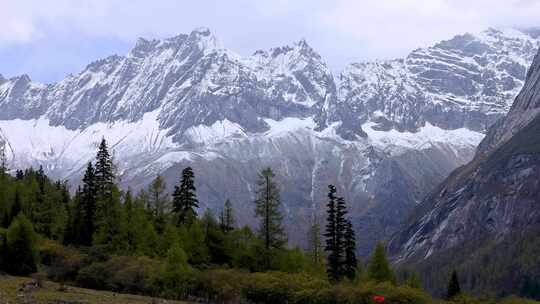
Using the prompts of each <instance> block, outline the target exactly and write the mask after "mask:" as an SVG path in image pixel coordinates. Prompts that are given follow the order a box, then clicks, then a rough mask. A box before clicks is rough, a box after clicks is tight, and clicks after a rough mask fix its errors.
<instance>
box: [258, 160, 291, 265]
mask: <svg viewBox="0 0 540 304" xmlns="http://www.w3.org/2000/svg"><path fill="white" fill-rule="evenodd" d="M274 177H275V175H274V172H272V169H271V168H266V169H263V170H262V171H261V173H260V174H259V180H258V182H257V186H258V189H257V192H256V197H257V199H256V200H255V216H256V217H258V218H260V219H261V223H260V226H259V237H260V239H261V240H262V241H263V245H264V253H263V254H264V256H263V260H264V265H263V266H264V268H265V269H269V268H270V266H271V262H272V258H273V251H275V250H276V249H280V248H282V246H283V245H284V244H285V243H286V236H285V230H284V229H283V226H282V215H281V212H280V210H279V208H280V205H281V199H280V195H279V189H278V186H277V185H276V183H275V182H274V180H273V179H274Z"/></svg>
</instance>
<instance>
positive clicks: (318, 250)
mask: <svg viewBox="0 0 540 304" xmlns="http://www.w3.org/2000/svg"><path fill="white" fill-rule="evenodd" d="M307 239H308V246H309V257H310V258H311V263H312V265H313V267H314V268H315V270H317V271H318V270H319V269H322V268H323V267H324V261H323V259H324V252H323V251H324V248H323V245H322V241H321V224H320V223H319V218H318V217H317V216H316V215H315V217H314V218H313V222H312V224H311V226H310V228H309V231H308V238H307Z"/></svg>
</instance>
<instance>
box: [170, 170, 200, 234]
mask: <svg viewBox="0 0 540 304" xmlns="http://www.w3.org/2000/svg"><path fill="white" fill-rule="evenodd" d="M196 190H197V189H196V188H195V174H194V173H193V169H192V168H191V167H187V168H185V169H184V170H182V179H181V181H180V185H179V186H175V187H174V193H173V212H174V213H175V214H176V216H177V217H178V225H186V224H190V223H191V222H193V219H195V218H196V217H197V212H196V209H197V208H199V201H198V200H197V194H196Z"/></svg>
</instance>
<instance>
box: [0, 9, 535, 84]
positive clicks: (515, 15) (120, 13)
mask: <svg viewBox="0 0 540 304" xmlns="http://www.w3.org/2000/svg"><path fill="white" fill-rule="evenodd" d="M0 7H2V10H0V20H2V26H0V74H3V75H4V76H6V77H11V76H14V75H18V74H22V73H27V74H29V75H30V77H31V78H32V79H34V80H37V81H41V82H53V81H57V80H59V79H61V78H63V77H64V76H65V75H66V74H68V73H77V72H78V71H80V70H81V69H82V68H84V66H85V65H86V64H88V63H89V62H90V61H92V60H95V59H98V58H102V57H105V56H107V55H111V54H115V53H116V54H125V53H126V52H127V51H128V50H129V48H130V47H131V46H132V45H133V43H134V41H135V40H136V39H137V38H138V37H146V38H160V37H161V38H162V37H169V36H173V35H176V34H179V33H189V32H190V31H191V30H193V29H194V28H196V27H199V26H205V27H209V28H210V29H211V30H212V31H213V32H214V33H215V35H216V36H217V37H218V38H219V40H220V41H221V42H222V44H223V45H224V46H225V47H227V48H229V49H232V50H233V51H236V52H237V53H239V54H241V55H249V54H251V53H253V52H254V51H255V50H257V49H267V48H270V47H274V46H280V45H285V44H290V43H292V42H293V41H297V40H299V39H302V38H305V39H306V40H307V41H308V43H309V44H311V45H312V46H313V47H314V48H315V49H316V50H317V51H318V52H320V53H321V55H322V56H323V57H324V58H325V60H326V62H327V63H328V65H329V66H330V67H331V68H332V69H333V70H334V71H339V70H340V69H342V68H343V67H344V66H345V65H346V64H347V63H350V62H354V61H361V60H372V59H377V58H379V59H385V58H394V57H399V56H404V55H405V54H407V53H408V52H409V51H410V50H412V49H414V48H417V47H421V46H427V45H430V44H432V43H434V42H436V41H439V40H441V39H444V38H450V37H452V36H453V35H455V34H459V33H463V32H467V31H468V32H478V31H481V30H483V29H485V28H487V27H489V26H495V27H510V26H537V25H540V0H474V1H471V0H295V1H292V0H289V1H287V0H227V1H224V0H214V1H210V0H196V1H194V0H191V1H182V0H152V1H148V0H0Z"/></svg>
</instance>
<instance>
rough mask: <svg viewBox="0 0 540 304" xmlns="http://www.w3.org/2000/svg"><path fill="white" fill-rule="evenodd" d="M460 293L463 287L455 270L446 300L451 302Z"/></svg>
mask: <svg viewBox="0 0 540 304" xmlns="http://www.w3.org/2000/svg"><path fill="white" fill-rule="evenodd" d="M460 293H461V287H460V286H459V279H458V275H457V272H456V271H455V270H454V271H452V276H451V277H450V281H449V282H448V292H447V294H446V298H447V299H448V300H451V299H453V298H454V297H455V296H457V295H459V294H460Z"/></svg>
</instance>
